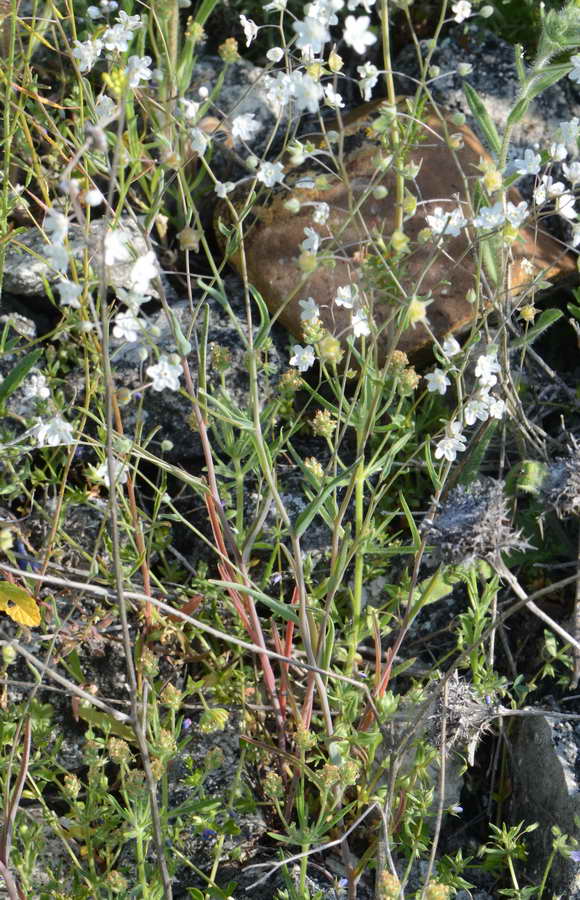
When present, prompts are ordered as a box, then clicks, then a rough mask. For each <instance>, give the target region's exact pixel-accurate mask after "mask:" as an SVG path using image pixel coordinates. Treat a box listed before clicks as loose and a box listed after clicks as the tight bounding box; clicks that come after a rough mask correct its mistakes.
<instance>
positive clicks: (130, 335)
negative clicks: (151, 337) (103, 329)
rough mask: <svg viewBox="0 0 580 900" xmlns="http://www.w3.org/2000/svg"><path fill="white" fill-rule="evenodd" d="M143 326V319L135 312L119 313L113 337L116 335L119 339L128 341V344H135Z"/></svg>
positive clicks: (116, 317)
mask: <svg viewBox="0 0 580 900" xmlns="http://www.w3.org/2000/svg"><path fill="white" fill-rule="evenodd" d="M142 328H143V323H142V321H141V320H140V319H138V318H136V316H134V315H133V313H131V312H121V313H117V315H116V316H115V325H114V327H113V337H116V338H117V340H119V341H127V343H128V344H133V343H135V341H136V340H137V338H138V337H139V332H140V331H141V330H142Z"/></svg>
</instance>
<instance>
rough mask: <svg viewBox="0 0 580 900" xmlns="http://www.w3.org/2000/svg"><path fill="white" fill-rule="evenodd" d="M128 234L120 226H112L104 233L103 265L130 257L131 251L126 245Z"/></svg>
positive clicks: (126, 259) (124, 260) (123, 260)
mask: <svg viewBox="0 0 580 900" xmlns="http://www.w3.org/2000/svg"><path fill="white" fill-rule="evenodd" d="M129 240H130V238H129V235H128V234H127V232H126V231H123V229H122V228H112V229H110V230H109V231H107V233H106V235H105V265H106V266H114V265H115V263H118V262H119V263H123V262H128V261H129V260H130V259H131V251H130V250H129V247H128V246H127V245H128V243H129Z"/></svg>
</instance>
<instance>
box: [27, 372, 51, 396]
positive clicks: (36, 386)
mask: <svg viewBox="0 0 580 900" xmlns="http://www.w3.org/2000/svg"><path fill="white" fill-rule="evenodd" d="M22 392H23V394H24V396H25V397H26V398H27V399H34V400H48V398H49V397H50V390H49V388H48V385H47V382H46V378H45V376H44V375H31V376H30V378H27V379H26V381H25V382H24V384H23V385H22Z"/></svg>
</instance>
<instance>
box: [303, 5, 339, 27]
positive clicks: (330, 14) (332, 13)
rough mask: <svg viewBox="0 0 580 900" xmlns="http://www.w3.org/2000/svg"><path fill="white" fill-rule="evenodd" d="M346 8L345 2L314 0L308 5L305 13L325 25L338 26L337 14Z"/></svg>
mask: <svg viewBox="0 0 580 900" xmlns="http://www.w3.org/2000/svg"><path fill="white" fill-rule="evenodd" d="M343 6H344V0H314V2H313V3H307V4H306V6H305V8H304V12H305V13H306V15H307V16H311V17H312V18H313V19H318V21H319V22H322V24H323V25H338V17H337V15H336V13H337V12H338V11H339V10H341V9H342V7H343Z"/></svg>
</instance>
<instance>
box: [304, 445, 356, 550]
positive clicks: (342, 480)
mask: <svg viewBox="0 0 580 900" xmlns="http://www.w3.org/2000/svg"><path fill="white" fill-rule="evenodd" d="M357 465H358V463H353V465H352V466H350V468H348V469H346V470H345V471H344V472H341V473H340V475H336V477H335V478H331V479H330V481H329V482H327V484H325V485H324V487H323V488H322V490H321V492H320V494H319V495H318V497H316V498H315V499H314V500H313V501H312V503H310V504H309V505H308V506H307V507H306V509H305V510H304V511H303V512H301V513H300V515H299V516H298V518H297V519H296V525H295V526H294V533H295V535H296V537H300V536H301V535H303V534H304V532H305V531H306V529H307V528H308V526H309V525H310V523H311V522H312V520H313V518H314V516H315V515H317V514H318V512H319V510H320V507H321V506H322V505H323V503H325V501H326V499H327V498H328V497H329V495H330V494H331V493H332V492H333V491H334V490H336V488H338V487H342V486H343V485H345V484H347V483H348V476H349V475H350V474H351V472H354V470H355V468H356V467H357Z"/></svg>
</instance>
